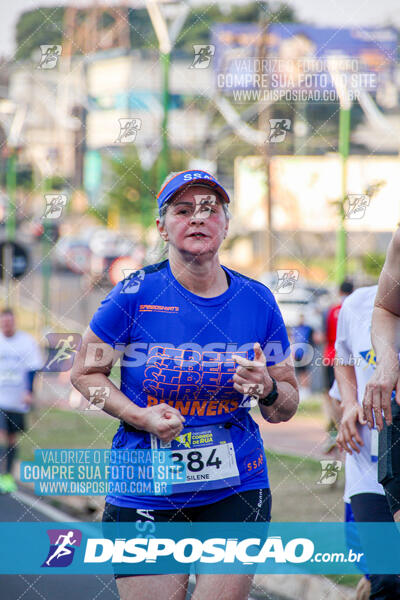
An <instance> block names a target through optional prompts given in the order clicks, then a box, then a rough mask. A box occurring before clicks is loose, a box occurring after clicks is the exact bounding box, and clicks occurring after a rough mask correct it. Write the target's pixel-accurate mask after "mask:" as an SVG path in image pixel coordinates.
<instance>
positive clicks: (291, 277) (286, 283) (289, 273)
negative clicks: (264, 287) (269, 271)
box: [275, 269, 299, 294]
mask: <svg viewBox="0 0 400 600" xmlns="http://www.w3.org/2000/svg"><path fill="white" fill-rule="evenodd" d="M276 273H277V275H278V283H277V285H276V288H275V292H279V293H280V294H290V292H292V291H293V289H294V286H295V284H296V281H297V280H298V278H299V272H298V271H296V270H295V269H278V270H277V272H276Z"/></svg>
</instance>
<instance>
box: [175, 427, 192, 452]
mask: <svg viewBox="0 0 400 600" xmlns="http://www.w3.org/2000/svg"><path fill="white" fill-rule="evenodd" d="M175 439H176V441H177V442H179V443H180V444H182V446H185V448H190V447H191V445H190V443H191V441H192V432H191V431H188V432H187V433H184V434H183V435H178V436H177V437H176V438H175Z"/></svg>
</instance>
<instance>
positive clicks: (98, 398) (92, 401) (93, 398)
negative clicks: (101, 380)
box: [85, 385, 111, 410]
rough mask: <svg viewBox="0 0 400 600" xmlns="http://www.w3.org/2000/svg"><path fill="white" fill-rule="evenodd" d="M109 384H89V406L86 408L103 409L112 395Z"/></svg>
mask: <svg viewBox="0 0 400 600" xmlns="http://www.w3.org/2000/svg"><path fill="white" fill-rule="evenodd" d="M110 392H111V390H110V388H109V387H108V386H100V387H98V386H91V385H89V406H88V407H87V408H86V409H85V410H102V409H103V408H104V404H105V402H106V400H107V399H108V398H109V397H110Z"/></svg>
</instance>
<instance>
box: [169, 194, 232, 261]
mask: <svg viewBox="0 0 400 600" xmlns="http://www.w3.org/2000/svg"><path fill="white" fill-rule="evenodd" d="M222 202H223V200H222V199H221V198H220V197H219V196H218V195H217V194H216V193H215V192H214V191H213V190H212V189H210V188H208V187H205V186H202V185H193V186H190V187H187V188H186V189H184V190H183V191H182V192H180V193H178V194H177V195H176V196H175V198H174V199H173V200H172V202H171V204H170V205H169V206H168V208H167V212H166V215H165V222H164V226H163V225H161V223H160V219H157V228H158V231H159V232H160V234H161V237H162V238H163V239H165V240H166V241H168V242H169V244H170V246H172V247H174V248H176V249H177V250H178V251H179V252H183V253H188V254H193V255H207V254H208V255H214V254H216V253H217V252H218V249H219V247H220V245H221V243H222V241H223V239H224V237H225V236H226V234H227V231H228V226H229V222H228V219H227V218H226V216H225V213H224V209H223V206H222Z"/></svg>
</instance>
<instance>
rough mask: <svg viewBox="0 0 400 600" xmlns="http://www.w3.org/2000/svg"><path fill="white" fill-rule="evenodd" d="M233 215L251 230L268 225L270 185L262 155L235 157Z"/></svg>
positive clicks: (261, 228)
mask: <svg viewBox="0 0 400 600" xmlns="http://www.w3.org/2000/svg"><path fill="white" fill-rule="evenodd" d="M234 176H235V186H234V187H235V192H234V203H233V215H234V217H235V219H236V221H237V223H240V224H241V226H243V225H244V226H245V227H246V228H247V229H249V230H250V231H262V230H265V229H267V227H268V185H267V171H266V165H265V159H264V158H263V157H262V156H238V157H237V158H236V159H235V169H234Z"/></svg>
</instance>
